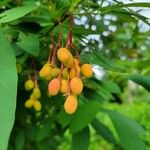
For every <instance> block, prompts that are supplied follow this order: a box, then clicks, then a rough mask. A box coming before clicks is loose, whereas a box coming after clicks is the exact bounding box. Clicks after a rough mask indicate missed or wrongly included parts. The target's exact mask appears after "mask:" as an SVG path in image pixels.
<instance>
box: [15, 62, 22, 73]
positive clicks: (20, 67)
mask: <svg viewBox="0 0 150 150" xmlns="http://www.w3.org/2000/svg"><path fill="white" fill-rule="evenodd" d="M16 68H17V73H21V72H22V66H21V64H16Z"/></svg>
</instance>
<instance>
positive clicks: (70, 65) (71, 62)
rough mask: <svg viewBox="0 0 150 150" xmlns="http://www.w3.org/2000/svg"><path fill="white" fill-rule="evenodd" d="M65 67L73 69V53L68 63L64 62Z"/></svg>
mask: <svg viewBox="0 0 150 150" xmlns="http://www.w3.org/2000/svg"><path fill="white" fill-rule="evenodd" d="M64 65H65V66H66V67H67V68H72V67H73V66H74V60H73V56H72V54H71V53H70V54H69V59H68V61H66V62H64Z"/></svg>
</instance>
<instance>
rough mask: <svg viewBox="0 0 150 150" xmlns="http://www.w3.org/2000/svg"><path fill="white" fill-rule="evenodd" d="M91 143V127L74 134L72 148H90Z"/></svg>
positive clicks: (79, 149) (74, 149)
mask: <svg viewBox="0 0 150 150" xmlns="http://www.w3.org/2000/svg"><path fill="white" fill-rule="evenodd" d="M89 143H90V132H89V127H86V128H84V129H82V130H81V131H79V132H77V133H75V134H73V137H72V150H88V146H89Z"/></svg>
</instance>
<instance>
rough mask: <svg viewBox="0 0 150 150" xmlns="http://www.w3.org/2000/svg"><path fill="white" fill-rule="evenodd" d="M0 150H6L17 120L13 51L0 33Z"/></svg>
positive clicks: (15, 72) (15, 75) (15, 74)
mask: <svg viewBox="0 0 150 150" xmlns="http://www.w3.org/2000/svg"><path fill="white" fill-rule="evenodd" d="M0 45H1V46H0V70H1V71H0V135H1V140H0V150H6V149H7V144H8V139H9V135H10V132H11V129H12V126H13V123H14V119H15V108H16V95H17V71H16V60H15V56H14V53H13V50H12V48H11V46H10V44H9V43H8V41H7V39H6V38H5V37H4V34H3V33H2V32H1V31H0Z"/></svg>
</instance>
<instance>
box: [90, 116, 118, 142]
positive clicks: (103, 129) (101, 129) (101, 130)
mask: <svg viewBox="0 0 150 150" xmlns="http://www.w3.org/2000/svg"><path fill="white" fill-rule="evenodd" d="M92 126H93V128H94V129H95V131H96V132H97V133H98V134H99V135H100V136H102V137H103V138H104V139H105V140H107V141H108V142H110V143H113V144H116V140H115V138H114V136H113V134H112V132H111V131H110V129H109V128H108V127H107V126H105V125H104V124H103V123H101V122H100V121H98V120H97V119H94V120H93V121H92Z"/></svg>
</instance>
